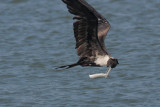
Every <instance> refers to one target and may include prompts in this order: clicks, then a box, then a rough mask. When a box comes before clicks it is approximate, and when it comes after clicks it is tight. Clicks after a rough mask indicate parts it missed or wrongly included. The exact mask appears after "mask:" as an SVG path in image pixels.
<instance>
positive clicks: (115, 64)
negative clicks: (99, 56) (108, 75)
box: [107, 57, 119, 68]
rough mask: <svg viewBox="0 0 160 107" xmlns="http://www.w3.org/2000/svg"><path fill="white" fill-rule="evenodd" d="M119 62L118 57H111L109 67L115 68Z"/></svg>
mask: <svg viewBox="0 0 160 107" xmlns="http://www.w3.org/2000/svg"><path fill="white" fill-rule="evenodd" d="M117 64H119V63H118V59H116V58H114V57H110V58H109V60H108V62H107V67H111V68H115V67H116V66H117Z"/></svg>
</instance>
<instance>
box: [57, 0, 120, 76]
mask: <svg viewBox="0 0 160 107" xmlns="http://www.w3.org/2000/svg"><path fill="white" fill-rule="evenodd" d="M62 1H63V2H64V3H65V4H66V5H67V8H68V11H69V12H70V13H71V14H73V15H74V17H73V19H76V21H75V22H74V23H73V27H74V28H73V30H74V37H75V40H76V47H75V48H76V49H77V55H78V56H80V58H79V60H78V61H77V62H76V63H74V64H71V65H65V66H61V67H58V68H71V67H74V66H77V65H80V66H83V67H84V66H97V67H100V66H107V67H109V70H108V72H107V76H108V73H109V72H110V70H111V69H112V68H115V67H116V66H117V64H119V63H118V59H116V58H114V57H112V56H111V54H110V53H108V51H107V49H106V47H105V43H104V40H105V37H106V35H107V33H108V31H109V29H110V24H109V22H108V21H107V20H106V19H105V18H104V17H103V16H102V15H100V13H98V12H97V11H96V10H95V9H94V8H93V7H92V6H91V5H89V4H88V3H87V2H86V1H85V0H62Z"/></svg>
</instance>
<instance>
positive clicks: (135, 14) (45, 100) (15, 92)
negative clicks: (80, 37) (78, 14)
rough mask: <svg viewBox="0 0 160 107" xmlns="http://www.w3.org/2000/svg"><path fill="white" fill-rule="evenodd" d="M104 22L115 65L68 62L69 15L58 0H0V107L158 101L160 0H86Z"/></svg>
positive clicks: (123, 105) (112, 106)
mask: <svg viewBox="0 0 160 107" xmlns="http://www.w3.org/2000/svg"><path fill="white" fill-rule="evenodd" d="M86 1H87V2H88V3H89V4H91V5H92V6H93V7H94V8H95V9H96V10H97V11H98V12H99V13H101V14H102V15H103V16H104V17H105V18H106V19H107V20H108V21H109V23H110V25H111V29H110V31H109V33H108V35H107V36H106V40H105V44H106V47H107V50H108V51H109V53H110V54H111V55H112V56H113V57H115V58H117V59H118V61H119V65H118V66H117V67H116V68H114V69H112V71H111V72H110V74H109V77H107V78H97V79H90V78H89V74H94V73H101V72H102V73H105V72H106V71H107V67H81V66H77V67H74V68H71V69H61V70H57V69H55V68H56V67H58V66H63V65H67V64H72V63H75V62H77V61H78V59H79V56H77V52H76V49H75V38H74V32H73V22H74V20H72V18H73V15H72V14H70V13H69V12H68V9H67V8H66V5H65V4H64V3H63V2H62V1H61V0H0V107H160V0H86Z"/></svg>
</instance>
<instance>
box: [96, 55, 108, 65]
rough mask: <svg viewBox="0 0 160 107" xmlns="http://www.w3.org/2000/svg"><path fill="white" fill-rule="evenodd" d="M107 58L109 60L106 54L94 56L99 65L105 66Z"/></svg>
mask: <svg viewBox="0 0 160 107" xmlns="http://www.w3.org/2000/svg"><path fill="white" fill-rule="evenodd" d="M108 60H109V56H108V55H104V56H100V55H98V56H96V60H95V61H94V62H95V63H96V64H97V65H100V66H107V62H108Z"/></svg>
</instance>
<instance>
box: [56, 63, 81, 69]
mask: <svg viewBox="0 0 160 107" xmlns="http://www.w3.org/2000/svg"><path fill="white" fill-rule="evenodd" d="M77 65H79V64H78V63H74V64H70V65H64V66H60V67H57V68H56V69H59V68H65V69H69V68H72V67H74V66H77Z"/></svg>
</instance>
